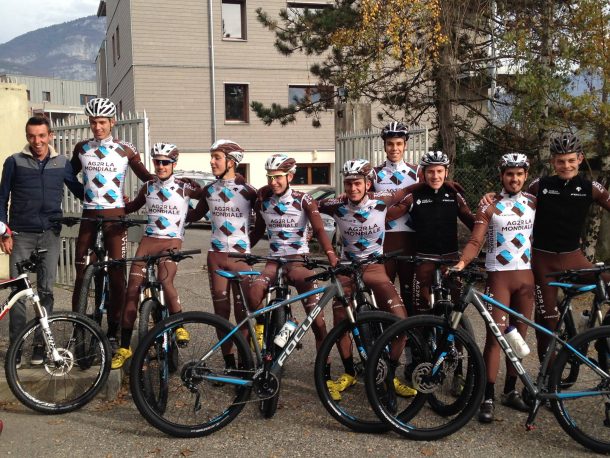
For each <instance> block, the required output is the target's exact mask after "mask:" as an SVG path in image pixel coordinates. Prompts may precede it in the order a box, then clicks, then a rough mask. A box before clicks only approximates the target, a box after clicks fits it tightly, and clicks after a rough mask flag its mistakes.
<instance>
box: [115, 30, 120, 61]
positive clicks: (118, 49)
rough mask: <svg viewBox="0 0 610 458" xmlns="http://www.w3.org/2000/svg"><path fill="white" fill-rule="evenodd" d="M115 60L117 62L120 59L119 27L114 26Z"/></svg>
mask: <svg viewBox="0 0 610 458" xmlns="http://www.w3.org/2000/svg"><path fill="white" fill-rule="evenodd" d="M115 35H116V59H117V60H119V59H120V58H121V37H120V35H119V26H118V25H117V26H116V32H115Z"/></svg>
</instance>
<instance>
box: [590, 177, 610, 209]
mask: <svg viewBox="0 0 610 458" xmlns="http://www.w3.org/2000/svg"><path fill="white" fill-rule="evenodd" d="M592 196H593V201H594V202H596V203H597V204H598V205H599V206H600V207H602V208H603V209H605V210H607V211H610V193H608V190H607V189H606V188H604V187H603V186H602V184H601V183H599V182H597V181H594V182H593V189H592Z"/></svg>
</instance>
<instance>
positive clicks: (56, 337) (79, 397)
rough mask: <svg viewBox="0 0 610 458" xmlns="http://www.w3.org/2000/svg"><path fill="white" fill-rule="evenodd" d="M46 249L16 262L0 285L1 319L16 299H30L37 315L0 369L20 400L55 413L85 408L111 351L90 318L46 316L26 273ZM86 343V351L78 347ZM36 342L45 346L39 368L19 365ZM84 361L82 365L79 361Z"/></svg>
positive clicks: (100, 383)
mask: <svg viewBox="0 0 610 458" xmlns="http://www.w3.org/2000/svg"><path fill="white" fill-rule="evenodd" d="M45 252H46V250H37V251H33V252H32V253H31V255H30V257H29V258H28V259H24V260H23V261H20V262H18V263H17V271H18V276H17V277H16V278H13V279H10V280H7V281H4V282H2V283H0V289H7V288H13V291H12V292H11V294H10V295H9V297H8V299H7V300H6V301H4V302H3V303H2V304H1V305H0V319H2V318H3V317H4V316H5V315H6V314H7V313H8V311H9V310H10V309H11V307H13V305H14V304H15V303H16V302H17V301H18V300H19V299H21V298H25V299H26V300H27V301H28V302H29V303H31V304H32V305H33V307H34V311H35V313H36V318H34V319H33V320H32V321H30V322H29V323H27V324H26V326H25V328H24V329H23V330H22V331H21V332H20V333H19V335H18V336H17V337H16V338H15V340H13V341H12V342H11V344H10V346H9V349H8V352H7V355H6V360H5V363H4V368H5V371H6V380H7V382H8V385H9V387H10V389H11V391H12V392H13V394H14V395H15V397H16V398H17V399H19V401H21V402H22V403H23V404H24V405H26V406H27V407H29V408H30V409H33V410H36V411H38V412H43V413H48V414H59V413H66V412H71V411H73V410H76V409H78V408H80V407H82V406H84V405H85V404H87V402H89V401H90V400H91V399H93V397H94V396H95V395H96V394H97V393H98V392H99V391H100V389H101V388H102V387H103V386H104V384H105V383H106V380H107V378H108V374H109V373H110V358H111V350H110V345H109V343H108V339H107V338H106V336H105V335H104V334H103V332H102V330H101V329H100V328H99V326H98V325H97V324H96V323H95V322H93V321H92V320H91V319H89V318H87V317H85V316H82V315H80V314H78V313H73V312H62V313H53V314H51V315H47V312H46V310H45V308H44V307H42V306H41V304H40V299H39V298H38V295H37V294H36V293H35V292H34V290H33V288H32V284H31V283H30V280H29V279H28V275H27V272H35V271H36V268H37V266H38V265H39V264H40V262H41V261H42V256H43V254H44V253H45ZM85 341H86V342H88V351H87V353H85V352H84V351H83V349H82V348H81V343H82V342H85ZM38 345H43V346H44V358H43V364H42V367H40V366H36V367H29V365H26V364H22V360H27V359H29V357H31V352H32V350H33V348H34V347H35V346H38ZM83 359H86V360H87V363H86V364H82V360H83ZM85 366H86V367H85Z"/></svg>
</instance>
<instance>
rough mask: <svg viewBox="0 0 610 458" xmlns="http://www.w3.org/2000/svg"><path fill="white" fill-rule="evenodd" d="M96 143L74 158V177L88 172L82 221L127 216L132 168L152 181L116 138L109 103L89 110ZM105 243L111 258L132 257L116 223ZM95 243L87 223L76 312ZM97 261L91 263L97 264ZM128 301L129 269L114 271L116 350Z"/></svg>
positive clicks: (111, 333)
mask: <svg viewBox="0 0 610 458" xmlns="http://www.w3.org/2000/svg"><path fill="white" fill-rule="evenodd" d="M85 114H86V115H87V116H88V117H89V127H90V128H91V132H92V133H93V138H92V139H89V140H84V141H82V142H79V143H77V144H76V146H75V147H74V152H73V155H72V159H71V161H70V162H71V164H72V168H73V170H74V173H75V174H77V173H78V172H80V171H82V172H83V184H84V186H85V198H84V200H83V216H84V217H89V218H95V217H97V216H102V217H108V218H113V217H114V218H116V217H118V216H122V215H124V214H125V203H124V201H123V190H124V187H125V174H126V172H127V168H128V167H130V168H131V170H133V172H134V173H135V174H136V175H137V177H138V178H139V179H140V180H142V181H144V182H146V181H148V180H151V179H152V178H153V175H151V174H150V173H148V171H147V170H146V167H145V166H144V164H143V163H142V160H141V158H140V153H138V151H137V150H136V148H135V146H133V145H131V144H130V143H127V142H125V141H122V140H119V139H116V138H114V137H113V136H112V128H113V127H114V125H115V123H116V119H115V115H116V106H115V105H114V103H112V102H111V101H110V100H109V99H105V98H96V99H93V100H90V101H89V102H88V103H87V105H86V106H85ZM104 242H105V244H106V247H107V249H108V254H109V256H110V259H121V258H124V257H125V255H126V253H127V230H126V229H125V228H124V227H123V226H120V225H117V224H107V225H105V227H104ZM94 243H95V222H94V221H83V222H81V224H80V229H79V232H78V239H77V240H76V255H75V259H76V260H75V262H74V264H75V268H76V281H75V283H74V293H73V295H72V309H73V310H76V309H77V307H78V296H79V294H80V290H81V285H82V279H83V273H84V271H85V262H86V255H87V251H88V250H89V249H90V248H92V247H93V245H94ZM93 261H95V260H92V262H93ZM124 301H125V266H122V265H121V266H112V267H110V300H109V301H108V304H109V310H108V337H109V338H110V339H111V342H112V344H113V348H114V347H116V334H117V331H118V329H119V325H120V320H121V313H122V311H123V306H124Z"/></svg>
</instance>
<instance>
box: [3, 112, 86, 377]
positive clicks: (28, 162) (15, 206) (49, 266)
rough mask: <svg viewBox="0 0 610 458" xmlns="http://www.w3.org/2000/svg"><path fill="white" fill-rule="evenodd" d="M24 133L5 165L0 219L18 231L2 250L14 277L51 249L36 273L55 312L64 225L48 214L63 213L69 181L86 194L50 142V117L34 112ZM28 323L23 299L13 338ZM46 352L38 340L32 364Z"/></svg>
mask: <svg viewBox="0 0 610 458" xmlns="http://www.w3.org/2000/svg"><path fill="white" fill-rule="evenodd" d="M25 136H26V139H27V141H28V143H27V144H26V145H25V147H24V148H23V150H22V151H21V152H19V153H15V154H13V155H12V156H9V157H8V158H7V159H6V161H5V162H4V168H3V169H2V180H1V181H0V221H2V222H3V223H7V222H9V221H10V227H11V228H14V231H13V235H12V237H8V238H4V239H2V242H1V243H2V249H3V251H4V252H5V253H7V254H9V255H10V274H11V277H15V276H17V268H16V266H15V264H16V263H17V262H19V261H21V260H23V259H25V258H28V257H29V256H30V253H31V252H32V250H34V249H46V250H48V251H47V253H46V255H45V257H44V262H43V263H42V264H41V265H40V266H39V267H38V271H37V272H36V277H37V282H38V287H37V290H38V295H39V296H40V302H41V303H42V305H43V306H44V308H45V309H46V310H47V312H48V313H51V311H52V310H53V284H54V283H55V276H56V273H57V263H58V260H59V249H60V243H59V242H60V239H59V233H60V231H61V225H59V224H57V223H52V222H51V221H49V218H51V217H61V216H62V210H61V202H62V198H63V185H64V183H65V184H66V185H67V186H68V189H70V191H71V192H72V193H73V194H74V195H75V196H76V197H77V198H79V199H81V200H82V198H83V185H82V184H81V183H80V182H79V181H78V180H77V179H76V177H75V175H74V172H73V170H72V166H71V165H70V161H68V160H67V158H66V157H65V156H62V155H59V154H58V153H57V152H56V151H55V150H54V149H53V147H52V146H51V145H50V144H49V143H50V142H51V141H52V140H53V132H52V130H51V125H50V123H49V120H48V119H47V118H43V117H33V118H30V119H29V120H28V121H27V123H26V125H25ZM9 198H10V210H9ZM7 213H8V215H7ZM7 216H8V218H7ZM25 323H26V310H25V303H24V302H23V301H18V302H17V303H16V304H15V305H14V306H13V308H12V309H11V311H10V324H9V334H10V340H11V341H12V340H13V339H15V338H16V337H17V334H19V332H20V331H21V330H22V329H23V328H24V326H25ZM36 340H37V339H36ZM43 353H44V352H43V346H42V340H41V341H40V345H35V346H34V348H33V349H32V358H31V364H32V365H34V366H36V365H40V364H42V363H43V359H44V354H43ZM20 361H21V358H19V362H20Z"/></svg>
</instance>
